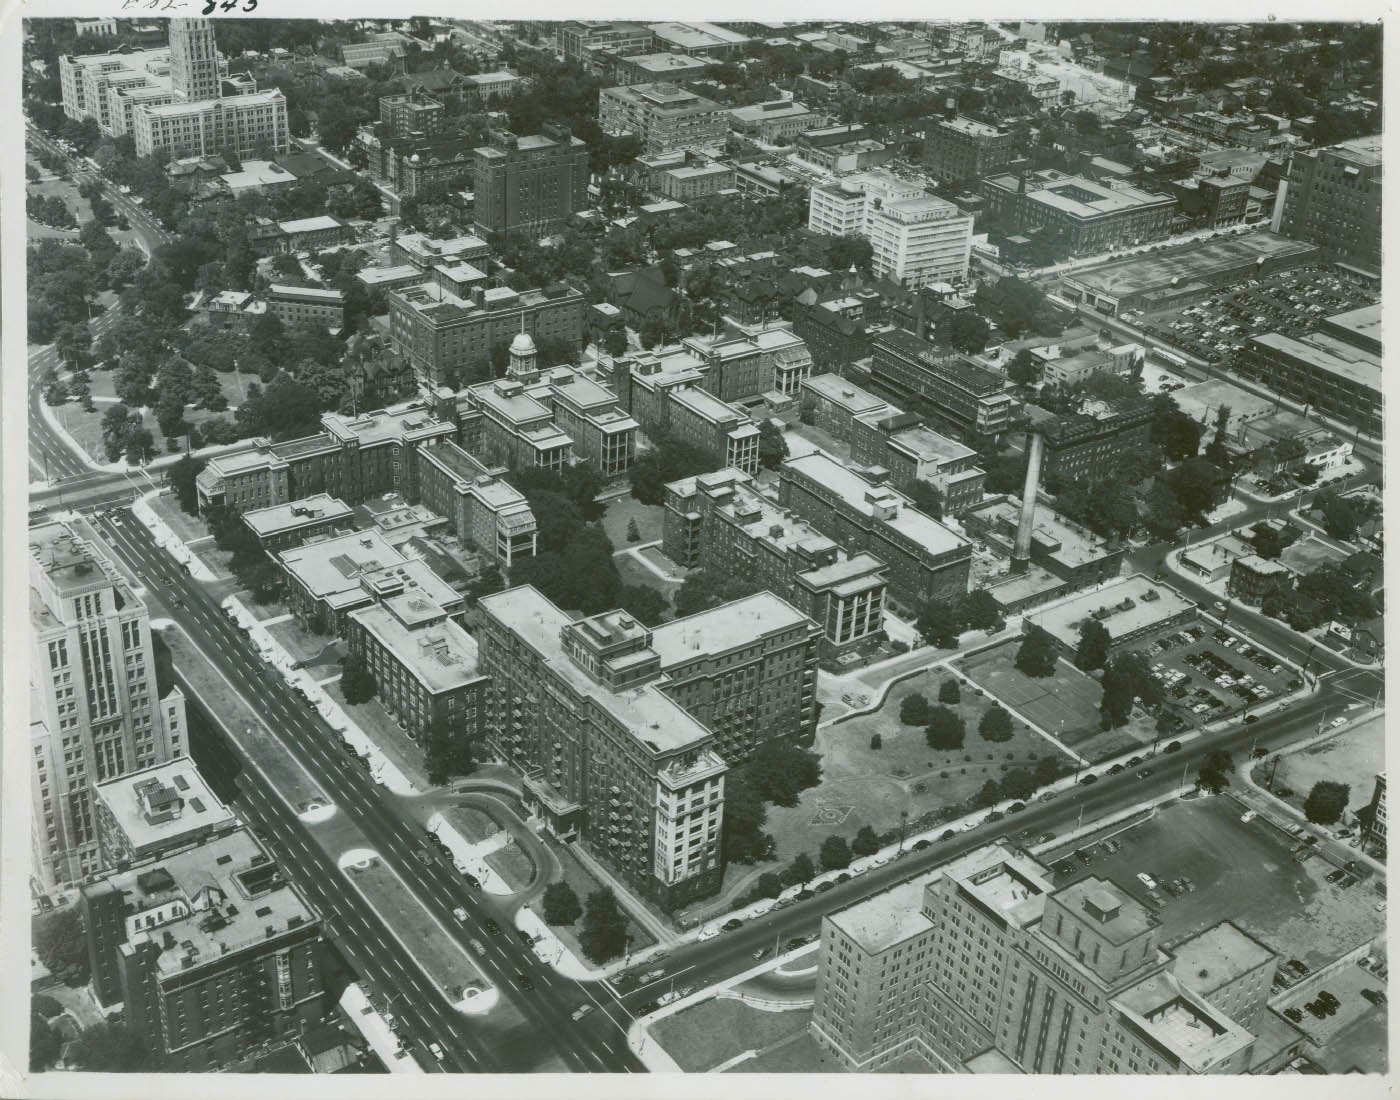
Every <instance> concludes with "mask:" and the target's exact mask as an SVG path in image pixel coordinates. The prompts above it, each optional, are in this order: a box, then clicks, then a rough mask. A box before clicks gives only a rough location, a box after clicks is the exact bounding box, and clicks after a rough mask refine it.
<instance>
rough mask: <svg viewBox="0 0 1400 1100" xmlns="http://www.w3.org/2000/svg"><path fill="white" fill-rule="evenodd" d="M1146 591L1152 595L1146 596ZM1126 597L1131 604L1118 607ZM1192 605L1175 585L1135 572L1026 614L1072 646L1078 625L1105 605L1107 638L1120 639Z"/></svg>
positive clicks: (1075, 640) (1188, 608) (1076, 639)
mask: <svg viewBox="0 0 1400 1100" xmlns="http://www.w3.org/2000/svg"><path fill="white" fill-rule="evenodd" d="M1149 594H1152V595H1151V598H1147V597H1148V595H1149ZM1125 600H1131V601H1132V606H1130V607H1128V608H1120V605H1121V604H1122V603H1123V602H1124V601H1125ZM1195 606H1196V605H1195V604H1194V603H1192V602H1191V601H1190V600H1188V599H1186V597H1185V596H1182V595H1181V594H1180V593H1179V592H1177V591H1176V590H1175V589H1174V588H1169V587H1168V586H1166V585H1164V584H1158V583H1156V582H1155V581H1153V580H1151V579H1149V578H1148V577H1146V576H1144V575H1143V574H1141V573H1135V574H1133V575H1132V576H1130V577H1123V578H1122V579H1120V580H1116V581H1114V582H1113V583H1111V584H1107V585H1105V586H1104V587H1102V588H1099V589H1096V590H1094V591H1090V592H1079V593H1076V594H1075V595H1073V596H1070V597H1068V598H1067V599H1063V600H1060V601H1059V602H1057V603H1052V604H1048V605H1046V606H1045V607H1037V608H1032V609H1030V610H1028V611H1027V612H1026V613H1025V616H1026V622H1028V623H1034V624H1035V625H1036V626H1039V627H1041V628H1042V629H1044V630H1046V631H1048V632H1049V633H1050V634H1051V635H1052V636H1053V637H1055V638H1056V639H1058V640H1059V641H1060V642H1061V643H1062V644H1064V645H1068V646H1070V647H1071V648H1073V647H1075V646H1077V645H1078V644H1079V630H1080V627H1081V626H1082V625H1083V624H1084V622H1085V621H1087V620H1088V619H1090V618H1093V617H1094V612H1096V611H1099V610H1100V609H1103V608H1108V609H1109V610H1110V612H1111V613H1110V614H1108V615H1106V616H1104V617H1103V618H1100V619H1099V620H1098V621H1099V622H1100V623H1102V624H1103V626H1104V628H1105V629H1107V631H1108V633H1109V635H1110V637H1112V638H1122V637H1126V636H1127V635H1129V634H1132V633H1134V632H1135V631H1138V630H1143V629H1149V628H1151V627H1152V626H1154V625H1155V624H1157V623H1162V622H1165V621H1167V620H1168V619H1170V618H1172V617H1173V616H1175V615H1178V614H1180V613H1181V612H1183V611H1190V610H1193V609H1194V608H1195Z"/></svg>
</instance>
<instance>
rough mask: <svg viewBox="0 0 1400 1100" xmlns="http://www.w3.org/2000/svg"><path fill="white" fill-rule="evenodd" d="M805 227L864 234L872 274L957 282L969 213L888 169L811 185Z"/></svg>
mask: <svg viewBox="0 0 1400 1100" xmlns="http://www.w3.org/2000/svg"><path fill="white" fill-rule="evenodd" d="M807 228H808V229H810V230H812V231H813V232H814V233H826V234H830V235H832V236H836V237H865V238H866V239H867V240H869V241H870V244H871V247H872V248H873V249H874V258H873V268H874V272H875V275H876V277H877V278H886V279H892V280H894V281H895V282H898V283H902V284H904V285H905V286H911V287H917V286H924V285H925V284H927V283H931V282H946V283H954V282H960V281H962V280H964V279H966V278H967V266H968V260H969V258H970V257H971V255H972V216H971V215H970V214H964V213H963V212H962V211H961V210H959V209H958V208H957V207H956V206H954V205H953V204H952V203H950V202H947V201H945V200H944V199H940V198H936V197H935V196H933V195H930V194H928V193H926V192H925V191H924V190H923V188H922V187H920V186H919V185H918V184H913V183H908V182H906V181H904V180H901V179H899V178H898V177H897V176H895V175H893V174H891V173H889V172H880V171H875V172H863V173H860V174H859V175H855V176H849V177H847V178H846V179H843V180H841V181H839V182H838V183H831V184H825V185H822V186H820V187H813V188H812V193H811V196H810V199H809V201H808V207H807Z"/></svg>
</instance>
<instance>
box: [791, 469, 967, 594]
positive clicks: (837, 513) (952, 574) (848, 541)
mask: <svg viewBox="0 0 1400 1100" xmlns="http://www.w3.org/2000/svg"><path fill="white" fill-rule="evenodd" d="M872 476H873V475H872ZM778 485H779V488H778V494H779V495H778V499H779V502H780V503H781V504H782V506H783V507H784V508H788V509H791V510H792V511H793V512H794V513H796V514H797V515H799V516H801V517H802V518H803V519H805V520H807V521H808V522H810V523H811V524H812V526H814V527H815V528H816V529H817V530H819V531H822V532H824V533H825V534H826V536H827V537H828V538H830V539H833V540H834V541H835V542H837V543H838V544H840V545H842V546H844V547H846V548H847V550H848V551H850V550H853V549H859V550H863V551H865V552H867V553H869V554H871V555H873V556H874V557H875V558H877V559H879V560H880V561H881V562H883V563H884V564H885V567H886V570H887V576H888V578H889V595H888V601H889V603H890V604H892V605H894V606H895V607H896V608H898V609H902V610H905V611H908V610H912V609H915V608H917V607H918V606H919V605H920V604H921V603H922V602H923V601H925V600H932V599H953V598H957V597H960V596H962V595H964V594H965V593H966V592H967V582H968V576H969V573H970V570H971V567H972V544H971V543H970V542H969V541H968V540H967V539H965V538H964V537H963V536H962V535H959V534H957V533H956V532H954V531H952V530H950V529H949V528H947V527H945V526H943V524H941V523H939V522H938V521H937V520H934V519H932V518H930V517H929V516H926V515H925V514H924V513H923V512H920V511H919V510H918V509H916V508H914V507H913V506H912V505H911V504H910V503H909V500H908V498H907V497H905V496H904V494H902V493H899V492H897V491H895V490H894V489H892V488H890V486H889V485H888V484H884V483H880V482H876V481H871V480H867V478H866V477H865V476H862V475H861V474H860V473H858V472H856V471H854V470H850V469H847V468H846V467H845V466H843V465H841V463H839V462H837V461H835V460H834V459H832V458H829V457H828V456H827V455H825V454H823V453H822V452H820V451H817V452H813V453H812V454H809V455H803V456H801V457H799V458H789V459H787V460H785V461H784V462H783V465H782V469H781V471H780V481H779V483H778Z"/></svg>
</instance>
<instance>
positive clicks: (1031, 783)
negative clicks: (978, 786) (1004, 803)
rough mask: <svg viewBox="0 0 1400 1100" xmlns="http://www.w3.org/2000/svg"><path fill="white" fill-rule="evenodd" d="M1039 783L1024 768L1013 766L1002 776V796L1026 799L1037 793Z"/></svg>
mask: <svg viewBox="0 0 1400 1100" xmlns="http://www.w3.org/2000/svg"><path fill="white" fill-rule="evenodd" d="M1038 785H1039V784H1037V783H1036V781H1035V779H1034V777H1033V776H1032V775H1031V773H1030V772H1028V771H1026V770H1025V769H1024V768H1012V769H1011V770H1010V771H1009V772H1007V773H1006V774H1005V775H1003V776H1002V777H1001V797H1002V798H1014V799H1017V800H1019V801H1024V800H1025V799H1027V798H1030V796H1031V795H1033V794H1034V793H1035V789H1036V787H1037V786H1038Z"/></svg>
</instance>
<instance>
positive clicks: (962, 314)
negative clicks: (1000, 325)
mask: <svg viewBox="0 0 1400 1100" xmlns="http://www.w3.org/2000/svg"><path fill="white" fill-rule="evenodd" d="M990 335H991V329H990V328H989V327H988V326H987V322H986V321H984V320H983V319H982V318H981V317H980V316H978V315H977V314H976V313H973V312H972V310H970V309H965V310H961V311H959V312H958V313H955V314H953V319H952V320H951V321H949V322H948V343H949V344H950V345H952V346H953V347H954V348H956V349H957V350H958V351H961V352H965V353H966V354H968V355H981V354H982V350H983V349H984V348H985V347H986V346H987V338H988V337H989V336H990Z"/></svg>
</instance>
